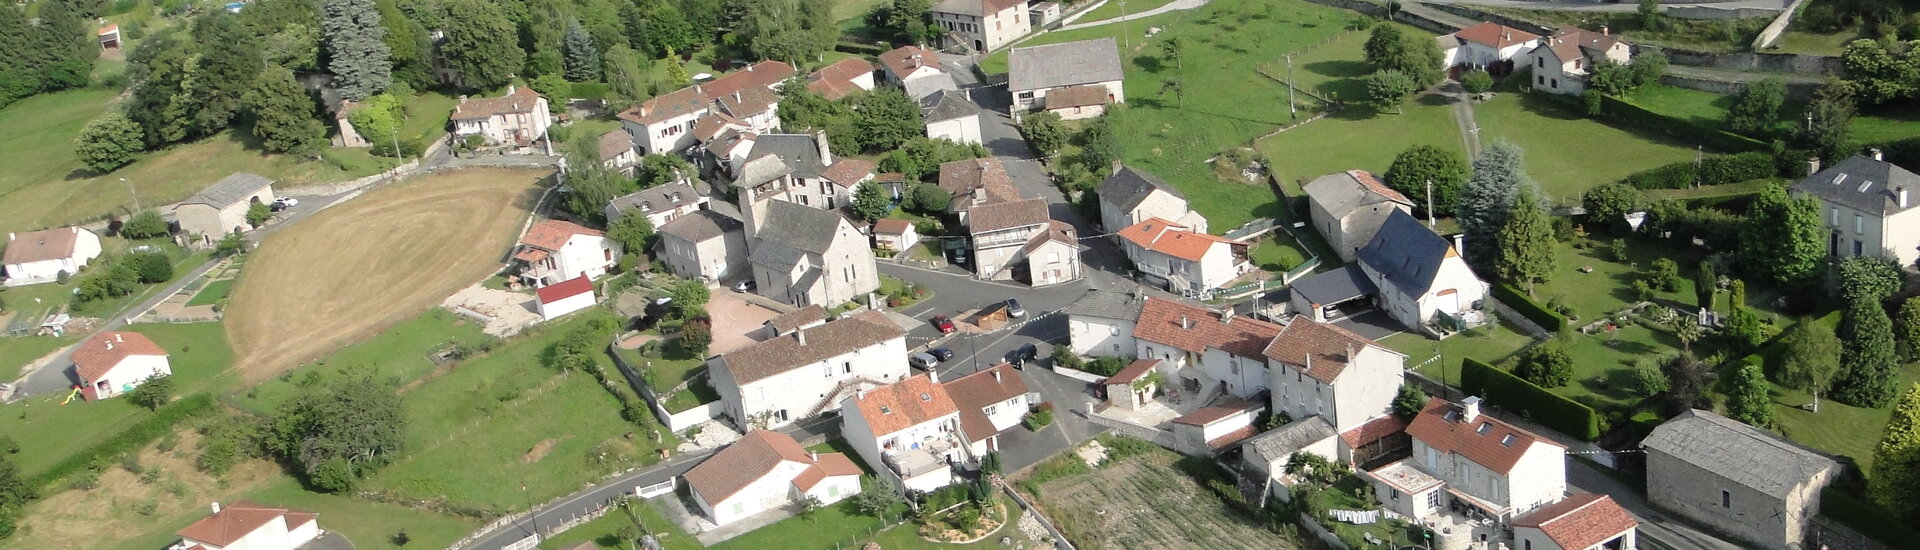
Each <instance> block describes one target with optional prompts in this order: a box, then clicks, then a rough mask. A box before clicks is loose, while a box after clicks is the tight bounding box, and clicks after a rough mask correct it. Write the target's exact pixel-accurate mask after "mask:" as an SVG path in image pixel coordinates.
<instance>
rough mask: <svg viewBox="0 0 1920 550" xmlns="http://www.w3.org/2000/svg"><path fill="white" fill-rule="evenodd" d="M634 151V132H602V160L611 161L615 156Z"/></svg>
mask: <svg viewBox="0 0 1920 550" xmlns="http://www.w3.org/2000/svg"><path fill="white" fill-rule="evenodd" d="M631 152H633V134H629V133H627V131H626V130H614V131H611V132H607V133H604V134H600V160H601V161H603V162H604V161H609V160H613V158H614V157H618V156H620V155H624V154H627V153H631Z"/></svg>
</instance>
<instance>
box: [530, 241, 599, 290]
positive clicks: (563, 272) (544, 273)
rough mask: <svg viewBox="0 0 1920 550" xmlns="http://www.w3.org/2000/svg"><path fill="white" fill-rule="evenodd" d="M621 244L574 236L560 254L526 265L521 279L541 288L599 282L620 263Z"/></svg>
mask: <svg viewBox="0 0 1920 550" xmlns="http://www.w3.org/2000/svg"><path fill="white" fill-rule="evenodd" d="M620 254H621V248H620V242H619V241H615V240H613V239H609V238H607V237H606V236H603V235H587V234H574V235H573V236H572V237H569V238H568V239H567V244H566V245H565V246H562V247H561V248H560V250H558V251H554V252H549V253H548V254H547V257H546V259H544V260H541V261H536V262H530V263H528V264H527V267H526V269H525V270H524V271H523V272H522V276H526V277H530V278H532V279H535V280H536V281H540V282H541V283H540V284H554V283H558V282H560V281H564V280H567V279H572V278H574V277H586V278H588V279H598V278H600V276H602V275H606V274H607V270H609V269H612V268H613V267H614V266H615V265H618V264H619V263H620Z"/></svg>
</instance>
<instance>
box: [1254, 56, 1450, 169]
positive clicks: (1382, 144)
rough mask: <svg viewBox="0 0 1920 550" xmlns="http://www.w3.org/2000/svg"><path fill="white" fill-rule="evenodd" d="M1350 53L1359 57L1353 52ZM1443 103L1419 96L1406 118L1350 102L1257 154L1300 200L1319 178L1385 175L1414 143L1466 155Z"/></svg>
mask: <svg viewBox="0 0 1920 550" xmlns="http://www.w3.org/2000/svg"><path fill="white" fill-rule="evenodd" d="M1353 54H1354V56H1355V59H1358V56H1359V51H1358V50H1357V49H1356V50H1354V52H1353ZM1295 70H1296V71H1298V70H1299V68H1298V67H1296V68H1295ZM1446 101H1447V99H1446V98H1445V97H1444V96H1440V95H1423V96H1420V97H1418V98H1416V99H1414V100H1413V101H1410V102H1408V104H1407V107H1406V113H1405V114H1394V113H1375V112H1374V111H1373V109H1371V108H1368V107H1364V106H1358V105H1352V104H1349V105H1351V106H1349V107H1348V108H1345V109H1342V110H1341V111H1340V112H1338V113H1334V114H1333V115H1330V116H1328V117H1327V118H1323V119H1320V120H1318V121H1314V122H1311V123H1308V124H1306V125H1305V126H1300V127H1297V128H1294V129H1291V130H1287V131H1285V132H1281V133H1280V134H1277V135H1274V136H1273V137H1270V138H1267V139H1265V140H1262V141H1261V142H1260V144H1259V148H1260V152H1261V153H1264V154H1265V155H1266V156H1267V158H1268V159H1271V160H1272V161H1273V176H1274V178H1275V179H1276V180H1278V181H1279V182H1280V184H1281V185H1283V186H1285V188H1286V190H1287V193H1289V194H1296V196H1302V197H1304V196H1305V195H1304V194H1302V193H1303V192H1302V191H1301V189H1300V187H1301V184H1302V183H1303V182H1305V181H1311V180H1312V179H1313V178H1316V177H1319V176H1322V175H1326V174H1331V173H1334V172H1339V171H1343V170H1354V169H1359V170H1367V171H1370V172H1373V173H1375V174H1385V173H1386V172H1387V167H1388V166H1391V165H1392V164H1393V157H1394V156H1396V155H1399V154H1400V152H1401V151H1405V150H1407V149H1408V148H1410V147H1413V146H1415V145H1433V146H1437V147H1440V148H1443V149H1448V150H1451V151H1455V152H1459V153H1460V154H1461V156H1462V157H1464V156H1465V155H1466V148H1465V146H1464V145H1462V144H1461V141H1460V131H1459V130H1458V126H1456V125H1455V123H1454V119H1453V112H1452V109H1451V108H1450V107H1448V106H1447V103H1446Z"/></svg>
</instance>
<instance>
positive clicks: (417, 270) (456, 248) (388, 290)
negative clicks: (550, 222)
mask: <svg viewBox="0 0 1920 550" xmlns="http://www.w3.org/2000/svg"><path fill="white" fill-rule="evenodd" d="M546 174H547V173H546V172H545V171H528V170H505V169H475V170H460V171H454V172H442V173H439V174H433V175H427V176H419V177H416V178H413V179H411V180H409V181H407V182H404V183H401V184H398V185H394V186H390V187H385V188H381V189H379V190H376V191H373V192H371V193H368V194H366V195H365V196H362V197H360V198H358V199H355V200H353V201H352V202H349V203H346V204H344V205H342V206H339V207H337V208H333V209H329V210H327V211H325V212H321V213H319V214H316V215H314V216H313V217H312V218H309V219H307V220H305V221H303V222H302V223H300V224H299V225H296V226H293V227H290V228H288V229H287V230H285V231H281V232H279V233H276V234H274V235H272V236H271V237H268V238H267V240H266V242H264V243H262V245H261V246H260V249H259V251H257V252H255V253H254V256H253V258H252V259H250V260H248V262H249V265H248V266H247V269H246V271H244V272H242V273H241V276H240V282H239V283H237V284H235V285H234V289H233V296H232V298H231V299H230V302H231V305H230V306H229V307H228V308H227V312H226V315H227V317H226V318H227V328H228V331H229V335H230V337H231V338H232V340H233V343H234V349H235V350H236V351H238V352H239V354H240V358H241V361H240V363H239V364H240V365H242V369H243V372H242V373H241V378H242V379H243V380H245V381H247V382H249V383H257V382H259V381H261V380H265V379H267V378H271V377H273V376H276V375H278V374H280V373H282V372H285V371H287V370H288V369H291V368H292V367H294V366H296V365H299V364H301V363H303V362H306V361H311V360H313V359H315V358H318V357H320V356H321V355H323V354H325V353H327V352H329V351H331V350H334V349H338V348H339V347H341V346H343V345H346V344H348V343H351V342H353V341H355V340H357V339H360V338H364V337H366V336H370V335H372V334H374V333H377V332H379V331H380V330H381V329H384V328H386V327H388V326H391V325H393V324H395V323H398V322H400V321H402V320H405V319H408V318H411V317H413V316H416V315H419V314H420V312H422V311H425V310H426V309H427V308H430V307H432V306H433V305H434V304H438V303H439V302H440V300H442V299H444V298H446V297H447V295H449V294H451V293H453V291H454V290H456V289H459V288H460V287H462V286H465V285H468V284H472V283H473V282H474V281H479V280H481V279H484V278H486V277H487V275H489V274H492V273H493V272H495V271H498V270H499V269H500V266H501V263H502V262H503V260H504V256H505V254H506V252H507V250H508V248H509V247H510V246H511V244H512V243H513V240H514V238H515V235H516V234H517V233H518V231H519V230H520V227H521V225H522V223H523V220H524V217H525V215H526V213H527V211H528V210H529V209H530V208H531V207H532V206H533V202H534V200H535V197H536V196H537V193H538V192H539V189H538V187H537V183H538V182H539V181H540V179H541V178H544V177H545V176H546ZM320 266H324V267H320ZM427 266H431V268H430V269H428V268H426V267H427Z"/></svg>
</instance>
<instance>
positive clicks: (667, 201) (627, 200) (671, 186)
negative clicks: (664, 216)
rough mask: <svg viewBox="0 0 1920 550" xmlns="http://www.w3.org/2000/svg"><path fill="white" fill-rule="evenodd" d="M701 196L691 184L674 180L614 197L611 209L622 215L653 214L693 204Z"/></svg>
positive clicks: (698, 200)
mask: <svg viewBox="0 0 1920 550" xmlns="http://www.w3.org/2000/svg"><path fill="white" fill-rule="evenodd" d="M701 198H702V197H701V196H700V192H699V191H695V190H694V189H693V186H692V185H690V184H688V183H686V182H681V181H676V182H673V183H668V184H664V185H656V186H653V187H648V188H646V189H641V190H639V191H636V192H633V193H630V194H627V195H623V196H620V197H615V198H614V199H613V203H612V204H613V209H614V210H615V211H617V212H620V213H621V214H622V215H625V214H626V213H629V212H642V213H646V214H653V213H658V212H666V211H669V210H673V209H675V208H679V207H682V206H686V205H689V204H694V203H697V202H700V199H701Z"/></svg>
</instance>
